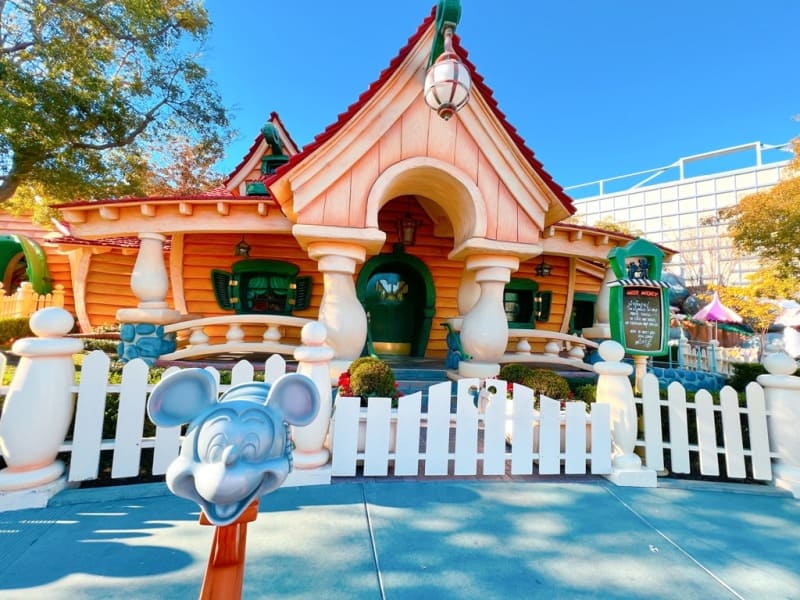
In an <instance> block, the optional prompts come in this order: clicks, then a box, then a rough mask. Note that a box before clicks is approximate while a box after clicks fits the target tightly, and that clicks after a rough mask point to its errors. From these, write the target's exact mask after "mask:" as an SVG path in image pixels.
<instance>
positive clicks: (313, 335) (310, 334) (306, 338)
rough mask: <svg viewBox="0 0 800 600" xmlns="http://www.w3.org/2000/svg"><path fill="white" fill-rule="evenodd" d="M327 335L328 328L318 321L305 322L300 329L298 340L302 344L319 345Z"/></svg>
mask: <svg viewBox="0 0 800 600" xmlns="http://www.w3.org/2000/svg"><path fill="white" fill-rule="evenodd" d="M327 337H328V329H327V327H325V325H324V324H323V323H320V322H319V321H311V322H310V323H306V324H305V325H303V329H302V330H301V331H300V340H301V341H302V342H303V345H304V346H321V345H322V344H324V343H325V339H326V338H327Z"/></svg>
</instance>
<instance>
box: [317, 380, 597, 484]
mask: <svg viewBox="0 0 800 600" xmlns="http://www.w3.org/2000/svg"><path fill="white" fill-rule="evenodd" d="M479 385H480V381H479V380H478V379H462V380H460V381H459V382H458V388H457V396H456V409H455V412H454V413H452V412H451V383H450V382H444V383H438V384H435V385H433V386H431V387H430V388H429V390H428V407H427V412H423V411H422V394H421V393H420V392H416V393H414V394H410V395H409V396H405V397H402V398H401V399H400V401H399V402H398V408H397V410H396V411H393V410H392V409H391V400H390V399H389V398H370V399H369V400H368V406H367V407H366V409H361V408H360V399H359V398H349V397H342V398H337V399H336V411H335V414H334V418H333V424H332V434H331V440H332V445H331V447H332V453H333V461H332V474H333V476H339V477H348V476H354V475H355V474H356V472H357V465H358V464H359V463H360V462H363V475H365V476H376V477H385V476H387V475H389V474H390V471H389V467H390V466H391V467H392V470H391V474H392V475H394V476H418V475H422V476H439V477H441V476H447V475H455V476H462V475H463V476H471V475H478V474H482V475H504V474H505V473H506V470H507V466H508V463H510V472H511V474H512V475H530V474H532V473H534V465H538V468H537V469H536V472H538V473H539V474H540V475H556V474H560V473H567V474H583V473H586V472H587V462H588V463H590V465H591V467H590V472H591V473H594V474H607V473H610V472H611V432H610V424H609V406H608V405H607V404H595V405H594V406H593V409H592V412H591V414H587V413H586V405H585V404H584V403H583V402H568V403H567V404H566V410H565V411H564V413H563V414H562V412H561V407H560V403H559V402H557V401H555V400H551V399H548V398H542V399H541V401H540V411H535V410H534V408H533V392H532V391H531V390H530V389H529V388H526V387H523V386H520V385H515V386H514V389H513V394H512V398H510V399H506V394H505V390H506V383H505V382H504V381H487V382H486V387H487V388H491V387H492V386H496V389H499V390H503V393H502V394H496V395H495V394H492V395H490V396H489V398H490V399H489V402H488V405H487V406H485V408H484V407H481V408H483V410H479V408H478V406H476V403H475V397H474V395H473V393H472V391H471V390H475V389H478V387H477V386H479ZM359 429H362V432H361V433H360V432H359ZM587 432H590V433H588V439H587ZM359 438H361V439H362V440H364V446H363V448H359V443H358V441H359ZM395 440H396V441H395ZM393 441H395V442H394V444H393V443H392V442H393ZM507 442H510V443H507ZM587 442H589V443H587ZM587 445H588V446H589V448H590V449H588V450H587ZM509 446H510V449H509ZM420 463H421V464H420ZM479 465H480V470H479Z"/></svg>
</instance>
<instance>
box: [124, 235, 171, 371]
mask: <svg viewBox="0 0 800 600" xmlns="http://www.w3.org/2000/svg"><path fill="white" fill-rule="evenodd" d="M165 239H166V238H165V237H164V236H163V235H161V234H160V233H140V234H139V254H138V255H137V257H136V263H135V264H134V265H133V272H132V273H131V290H133V293H134V294H135V295H136V297H137V298H138V299H139V306H138V307H137V308H120V309H119V310H118V311H117V321H119V322H120V324H121V327H120V340H121V343H120V349H121V354H120V358H121V359H122V360H123V361H128V360H132V359H134V358H141V359H143V360H144V361H145V362H147V363H148V364H150V365H152V364H153V363H154V362H155V360H156V359H157V358H158V357H159V356H161V355H162V354H167V353H169V352H172V351H174V350H175V334H169V335H167V334H164V332H163V329H164V328H163V326H164V325H167V324H169V323H175V322H176V321H178V320H180V318H181V314H180V312H178V311H177V310H173V309H171V308H169V306H167V302H166V298H167V292H168V291H169V278H168V277H167V267H166V264H165V263H164V240H165Z"/></svg>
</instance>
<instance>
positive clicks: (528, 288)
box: [503, 277, 539, 329]
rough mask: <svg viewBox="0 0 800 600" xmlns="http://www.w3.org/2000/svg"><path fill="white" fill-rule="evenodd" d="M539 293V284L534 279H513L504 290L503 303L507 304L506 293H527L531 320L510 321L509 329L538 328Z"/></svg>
mask: <svg viewBox="0 0 800 600" xmlns="http://www.w3.org/2000/svg"><path fill="white" fill-rule="evenodd" d="M538 291H539V283H538V282H536V281H534V280H533V279H528V278H522V277H512V278H511V280H510V281H509V282H508V283H507V284H506V286H505V288H504V289H503V302H504V303H505V295H506V293H509V292H510V293H514V292H526V296H529V298H528V300H529V302H530V311H531V318H530V319H528V320H526V321H509V322H508V327H509V329H533V328H535V327H536V321H537V319H536V310H535V308H536V302H535V300H536V298H537V292H538Z"/></svg>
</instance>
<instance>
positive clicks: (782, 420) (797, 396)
mask: <svg viewBox="0 0 800 600" xmlns="http://www.w3.org/2000/svg"><path fill="white" fill-rule="evenodd" d="M763 364H764V368H765V369H766V370H767V372H768V373H769V374H768V375H759V376H758V383H759V384H760V385H761V386H762V387H763V388H764V400H765V403H766V408H767V414H768V415H769V418H768V419H767V426H768V430H769V438H770V440H771V441H772V444H771V445H772V450H773V451H774V452H777V454H778V459H777V461H776V464H775V465H774V468H773V483H774V484H775V485H776V486H777V487H780V488H784V489H787V490H789V491H790V492H792V495H793V496H794V497H795V498H800V436H798V435H797V429H798V427H800V377H795V376H794V373H795V371H797V363H796V362H795V361H794V359H793V358H792V357H790V356H789V355H788V354H786V353H785V352H776V353H774V354H768V355H767V356H766V357H764V361H763Z"/></svg>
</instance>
